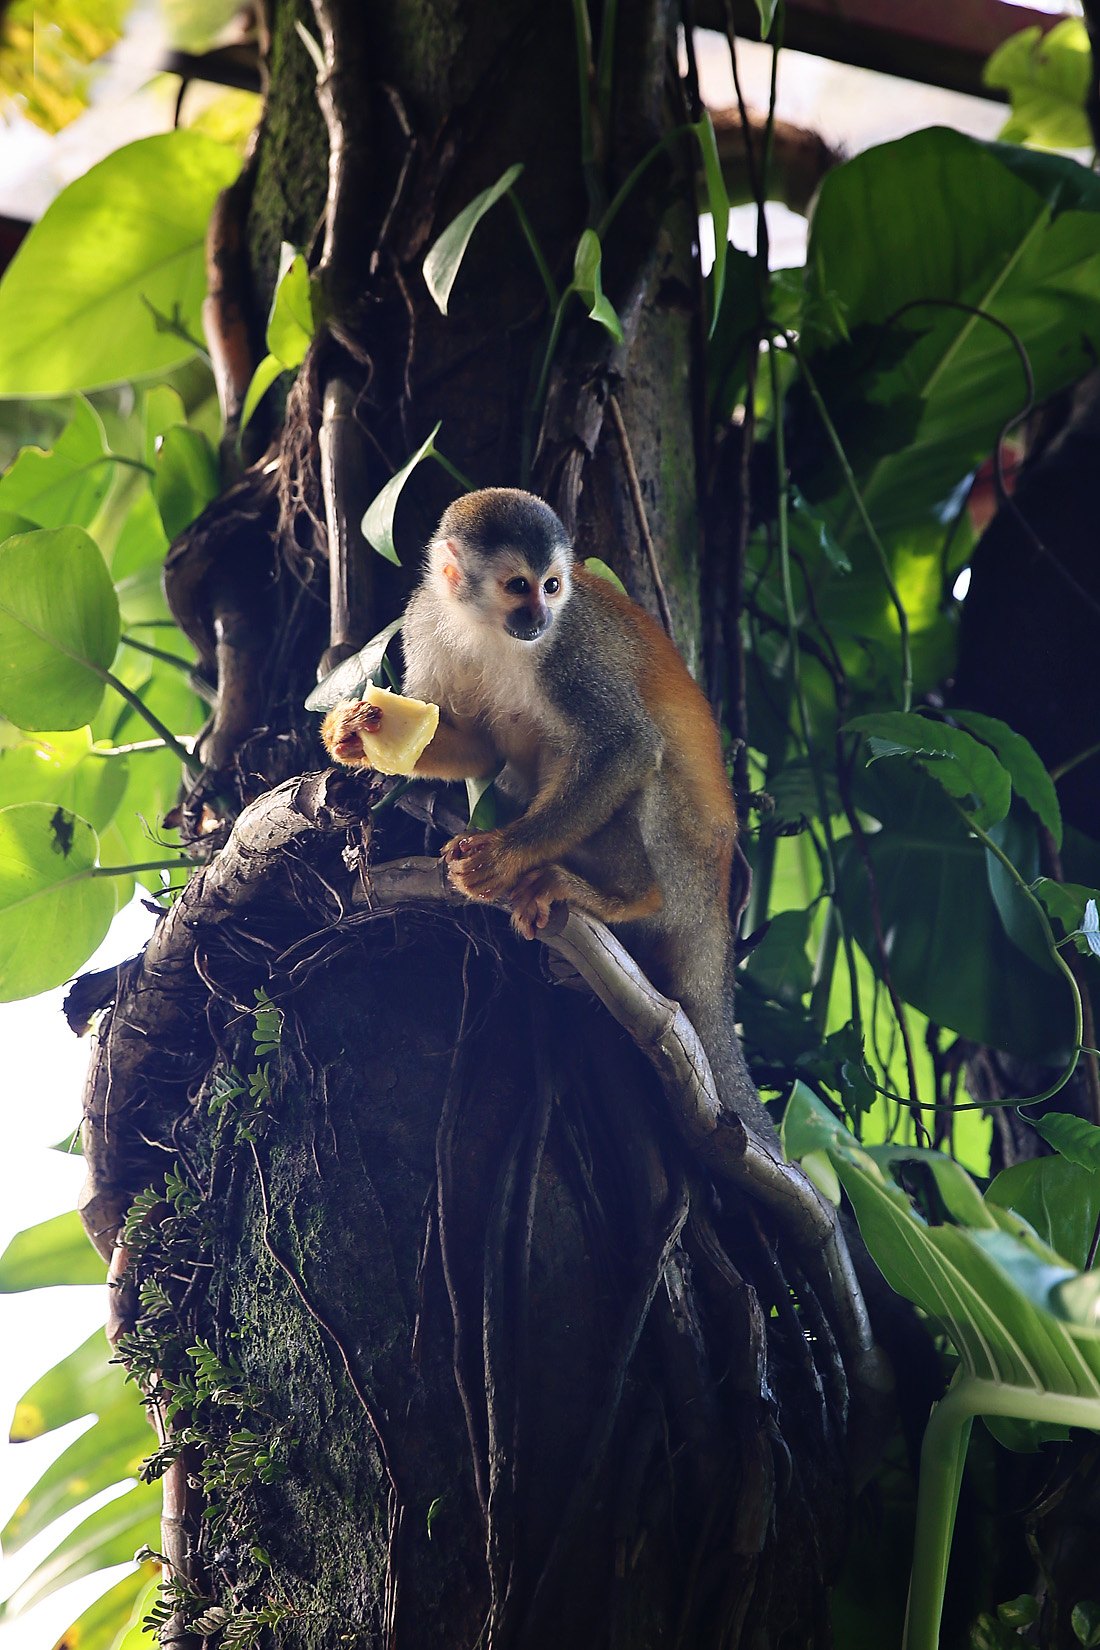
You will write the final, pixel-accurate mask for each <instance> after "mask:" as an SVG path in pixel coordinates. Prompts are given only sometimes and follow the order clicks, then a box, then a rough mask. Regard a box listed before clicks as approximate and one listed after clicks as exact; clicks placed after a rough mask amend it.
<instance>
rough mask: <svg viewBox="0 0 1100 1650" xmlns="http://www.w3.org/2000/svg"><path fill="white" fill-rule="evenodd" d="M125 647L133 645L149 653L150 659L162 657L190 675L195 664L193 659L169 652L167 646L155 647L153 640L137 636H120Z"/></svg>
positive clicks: (141, 651)
mask: <svg viewBox="0 0 1100 1650" xmlns="http://www.w3.org/2000/svg"><path fill="white" fill-rule="evenodd" d="M119 641H120V642H121V643H122V645H123V647H132V648H134V649H135V650H136V651H137V652H138V653H147V654H148V655H149V657H150V659H162V660H163V661H164V663H165V664H166V665H174V666H175V667H176V669H177V670H183V671H186V672H187V674H188V675H190V674H191V673H192V672H193V670H194V668H195V666H194V663H193V661H192V660H190V659H183V658H181V657H180V655H179V654H178V653H169V652H168V651H167V649H166V648H163V647H154V646H153V645H152V643H151V642H139V641H138V639H137V637H136V636H126V635H123V636H120V637H119Z"/></svg>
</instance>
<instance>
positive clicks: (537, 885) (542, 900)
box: [508, 865, 565, 940]
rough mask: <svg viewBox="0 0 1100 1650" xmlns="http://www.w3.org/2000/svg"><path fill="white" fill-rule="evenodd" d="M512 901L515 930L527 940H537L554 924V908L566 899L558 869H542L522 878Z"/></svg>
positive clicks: (529, 872)
mask: <svg viewBox="0 0 1100 1650" xmlns="http://www.w3.org/2000/svg"><path fill="white" fill-rule="evenodd" d="M508 898H509V899H510V900H511V902H512V927H513V928H514V929H515V931H516V933H517V934H522V936H523V938H524V939H525V940H533V939H534V937H535V935H536V934H537V933H538V931H539V929H540V928H545V927H546V924H547V923H548V922H549V921H550V908H551V906H553V905H556V904H557V903H558V902H559V901H560V900H563V899H564V898H565V892H564V890H563V888H562V886H561V878H560V877H559V875H558V871H557V867H556V866H553V865H539V866H536V867H535V869H534V870H533V871H528V872H527V874H526V876H522V877H520V879H519V881H518V882H517V883H516V885H515V887H514V888H513V889H512V891H511V893H510V894H509V896H508Z"/></svg>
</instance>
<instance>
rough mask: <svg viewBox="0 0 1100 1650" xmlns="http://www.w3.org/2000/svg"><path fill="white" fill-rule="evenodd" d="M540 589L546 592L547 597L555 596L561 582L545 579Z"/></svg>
mask: <svg viewBox="0 0 1100 1650" xmlns="http://www.w3.org/2000/svg"><path fill="white" fill-rule="evenodd" d="M542 588H543V589H544V590H545V591H546V594H547V595H548V596H556V595H557V593H558V591H559V590H560V589H561V580H560V579H547V581H546V583H545V584H544V585H543V587H542Z"/></svg>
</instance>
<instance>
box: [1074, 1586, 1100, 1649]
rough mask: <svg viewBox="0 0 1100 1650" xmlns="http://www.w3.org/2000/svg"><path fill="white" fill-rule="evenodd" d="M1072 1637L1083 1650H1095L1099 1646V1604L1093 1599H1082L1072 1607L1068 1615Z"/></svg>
mask: <svg viewBox="0 0 1100 1650" xmlns="http://www.w3.org/2000/svg"><path fill="white" fill-rule="evenodd" d="M1069 1619H1070V1625H1071V1627H1072V1628H1073V1636H1074V1638H1075V1639H1076V1640H1077V1642H1078V1644H1083V1645H1084V1647H1085V1650H1096V1646H1097V1645H1100V1604H1098V1603H1097V1602H1096V1600H1095V1599H1091V1598H1090V1599H1082V1600H1081V1602H1080V1603H1079V1604H1075V1605H1074V1606H1073V1611H1072V1613H1071V1615H1070V1618H1069Z"/></svg>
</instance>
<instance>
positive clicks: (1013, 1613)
mask: <svg viewBox="0 0 1100 1650" xmlns="http://www.w3.org/2000/svg"><path fill="white" fill-rule="evenodd" d="M997 1614H998V1615H999V1616H1000V1618H1001V1620H1002V1621H1003V1622H1005V1623H1006V1624H1007V1625H1008V1626H1009V1627H1030V1626H1031V1624H1032V1622H1033V1621H1038V1619H1039V1600H1038V1599H1037V1598H1036V1597H1035V1595H1034V1594H1033V1593H1021V1594H1020V1596H1019V1597H1018V1598H1009V1599H1006V1600H1005V1602H1004V1603H1003V1604H998V1606H997Z"/></svg>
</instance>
